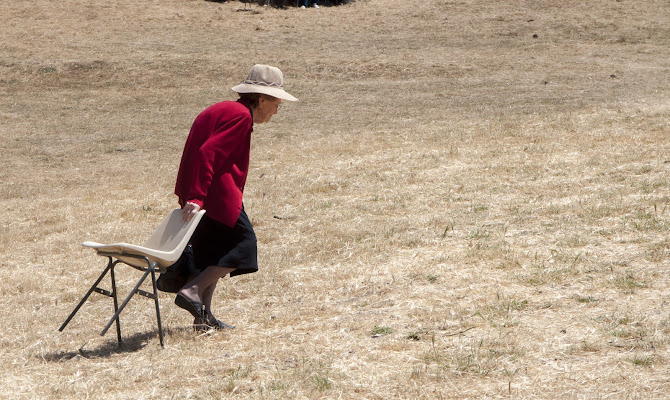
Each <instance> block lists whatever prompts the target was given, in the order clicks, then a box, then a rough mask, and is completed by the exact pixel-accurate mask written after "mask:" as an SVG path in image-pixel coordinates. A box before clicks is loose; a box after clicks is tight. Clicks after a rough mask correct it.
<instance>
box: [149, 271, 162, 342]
mask: <svg viewBox="0 0 670 400" xmlns="http://www.w3.org/2000/svg"><path fill="white" fill-rule="evenodd" d="M151 285H152V286H153V290H154V295H153V298H154V302H155V304H156V320H157V321H158V337H159V338H160V342H161V347H165V345H164V344H163V323H162V322H161V308H160V306H159V305H158V289H157V288H156V264H154V263H152V264H151Z"/></svg>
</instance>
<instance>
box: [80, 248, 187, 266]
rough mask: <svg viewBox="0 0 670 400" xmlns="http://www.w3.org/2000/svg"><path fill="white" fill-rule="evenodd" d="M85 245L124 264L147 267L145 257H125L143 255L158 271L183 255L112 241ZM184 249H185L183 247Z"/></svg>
mask: <svg viewBox="0 0 670 400" xmlns="http://www.w3.org/2000/svg"><path fill="white" fill-rule="evenodd" d="M81 245H82V246H84V247H90V248H93V249H95V250H96V251H97V252H98V255H101V256H105V255H111V256H113V257H114V258H116V259H117V260H121V262H123V263H124V264H128V265H130V266H131V267H135V268H140V269H145V268H147V267H148V265H147V262H146V261H145V260H144V259H140V258H134V257H124V254H132V255H136V256H142V257H146V258H148V259H149V261H150V262H152V263H155V264H156V269H157V270H158V271H164V270H165V268H167V267H169V266H170V265H172V264H174V263H175V262H177V260H178V259H179V257H180V256H181V252H179V253H177V254H175V253H176V252H174V251H173V252H167V251H160V250H155V249H150V248H147V247H143V246H137V245H134V244H129V243H112V244H102V243H97V242H90V241H86V242H84V243H82V244H81ZM181 251H184V249H181Z"/></svg>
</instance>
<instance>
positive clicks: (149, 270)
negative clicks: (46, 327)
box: [58, 252, 165, 347]
mask: <svg viewBox="0 0 670 400" xmlns="http://www.w3.org/2000/svg"><path fill="white" fill-rule="evenodd" d="M98 254H99V255H101V256H104V257H107V259H108V262H107V268H105V270H104V271H102V273H101V274H100V276H99V277H98V279H97V280H96V281H95V283H93V285H92V286H91V288H90V289H89V290H88V292H86V294H85V295H84V297H83V298H82V299H81V301H80V302H79V304H77V306H76V307H75V308H74V310H72V312H71V313H70V315H69V316H68V317H67V319H66V320H65V322H63V325H61V327H60V328H58V330H59V331H60V332H62V331H63V329H65V327H66V326H67V325H68V324H69V323H70V321H71V320H72V318H73V317H74V316H75V314H77V312H78V311H79V309H80V308H81V306H82V305H84V303H85V302H86V300H88V298H89V296H91V294H92V293H93V292H96V293H99V294H102V295H103V296H107V297H111V298H112V299H113V300H114V316H113V317H112V318H111V319H110V320H109V322H108V323H107V325H105V327H104V329H103V330H102V331H101V332H100V336H104V335H105V334H106V333H107V331H108V330H109V328H110V327H111V326H112V324H113V323H114V321H116V338H117V340H118V343H119V347H120V346H121V343H122V342H123V340H122V338H121V321H120V317H119V315H120V314H121V311H123V309H124V308H125V307H126V305H127V304H128V302H130V299H132V298H133V296H134V295H135V294H139V295H141V296H144V297H147V298H149V299H153V300H154V303H155V306H156V321H157V322H158V337H159V339H160V343H161V347H165V344H164V339H163V324H162V323H161V310H160V305H159V302H158V289H157V288H156V271H157V269H156V263H155V262H151V260H149V258H148V257H145V256H140V255H136V254H128V253H106V252H99V253H98ZM118 256H122V257H129V258H134V259H138V260H144V261H146V263H147V267H146V268H140V267H136V266H134V265H131V264H128V263H126V262H124V261H122V260H119V259H117V260H114V258H115V257H118ZM119 263H122V264H126V265H129V266H131V267H133V268H135V269H138V270H140V271H144V274H143V275H142V277H141V278H140V279H139V280H138V281H137V283H136V284H135V287H134V288H133V289H132V290H131V291H130V293H129V294H128V295H127V296H126V298H125V300H124V301H123V303H121V306H119V302H118V297H117V293H118V292H117V290H116V275H115V273H114V268H115V267H116V265H117V264H119ZM108 272H109V274H110V277H111V281H112V291H111V292H110V291H109V290H105V289H102V288H100V287H99V286H98V285H99V284H100V282H101V281H102V280H103V279H104V278H105V276H106V275H107V273H108ZM149 275H151V286H152V289H153V292H147V291H145V290H142V289H140V286H142V284H143V283H144V281H145V280H146V279H147V277H148V276H149Z"/></svg>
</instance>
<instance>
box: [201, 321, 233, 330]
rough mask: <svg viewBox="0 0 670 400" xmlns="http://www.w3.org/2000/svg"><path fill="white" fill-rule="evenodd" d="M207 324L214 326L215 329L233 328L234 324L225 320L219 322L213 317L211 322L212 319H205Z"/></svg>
mask: <svg viewBox="0 0 670 400" xmlns="http://www.w3.org/2000/svg"><path fill="white" fill-rule="evenodd" d="M207 326H209V327H210V328H214V329H216V330H217V331H218V330H220V329H235V327H234V326H232V325H228V324H226V323H225V322H221V321H220V320H218V319H216V318H214V321H213V322H212V321H207Z"/></svg>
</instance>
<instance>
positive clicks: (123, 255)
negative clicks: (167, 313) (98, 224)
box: [58, 209, 205, 347]
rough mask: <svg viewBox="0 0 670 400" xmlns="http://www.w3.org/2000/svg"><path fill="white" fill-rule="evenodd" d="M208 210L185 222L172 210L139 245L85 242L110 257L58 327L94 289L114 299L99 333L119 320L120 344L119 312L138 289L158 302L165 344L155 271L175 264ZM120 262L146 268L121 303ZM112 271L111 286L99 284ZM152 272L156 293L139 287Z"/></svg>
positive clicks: (153, 286) (161, 339)
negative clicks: (117, 273)
mask: <svg viewBox="0 0 670 400" xmlns="http://www.w3.org/2000/svg"><path fill="white" fill-rule="evenodd" d="M204 214H205V210H200V211H199V212H198V213H197V214H196V215H194V216H193V218H191V220H190V221H188V222H187V223H184V222H183V221H182V217H181V210H180V209H176V210H173V211H172V212H171V213H170V215H168V216H167V217H166V218H165V220H163V222H162V223H161V224H160V225H159V226H158V228H156V230H155V231H154V232H153V233H152V234H151V236H150V237H149V239H147V241H146V242H145V243H144V244H143V245H142V246H136V245H133V244H128V243H112V244H101V243H96V242H84V243H82V245H83V246H85V247H90V248H93V249H95V250H96V251H97V253H98V255H100V256H103V257H107V259H108V262H107V268H105V270H104V271H103V272H102V273H101V274H100V276H99V277H98V279H97V280H96V281H95V283H94V284H93V286H91V288H90V289H89V290H88V292H87V293H86V295H85V296H84V297H83V298H82V299H81V301H80V302H79V304H78V305H77V307H75V308H74V310H72V313H70V316H69V317H68V318H67V319H66V320H65V322H63V325H61V327H60V328H59V329H58V330H59V331H61V332H62V331H63V329H65V327H66V326H67V324H68V323H69V322H70V320H71V319H72V318H73V317H74V315H75V314H76V313H77V311H79V309H80V308H81V306H82V305H83V304H84V303H85V302H86V300H87V299H88V297H89V296H90V295H91V293H93V292H96V293H100V294H102V295H105V296H107V297H111V298H113V299H114V311H115V313H114V316H113V317H112V318H111V319H110V320H109V322H108V323H107V325H106V326H105V328H104V329H103V330H102V332H100V336H103V335H104V334H105V333H107V330H108V329H109V328H110V327H111V326H112V323H113V322H114V321H116V336H117V340H118V342H119V346H120V345H121V323H120V321H119V314H121V311H123V309H124V308H125V307H126V305H127V304H128V302H129V301H130V299H131V298H132V297H133V296H134V295H135V294H136V293H137V294H139V295H141V296H144V297H148V298H150V299H153V300H154V302H155V305H156V320H157V322H158V336H159V338H160V343H161V347H163V346H164V344H163V325H162V324H161V314H160V307H159V305H158V291H157V289H156V272H157V271H158V272H163V271H164V270H165V269H166V268H167V267H169V266H170V265H172V264H174V263H175V262H176V261H177V260H179V257H181V254H182V252H183V251H184V249H185V248H186V245H188V242H189V240H190V239H191V236H192V235H193V232H194V231H195V228H196V227H197V226H198V223H199V222H200V220H201V219H202V216H203V215H204ZM118 263H123V264H127V265H130V266H131V267H133V268H136V269H138V270H141V271H144V274H143V275H142V277H141V278H140V279H139V280H138V281H137V284H136V285H135V287H134V288H133V290H132V291H131V292H130V293H129V294H128V296H127V297H126V299H125V300H124V301H123V303H122V304H121V306H120V307H119V305H118V300H117V296H116V295H117V291H116V278H115V275H114V267H115V266H116V264H118ZM108 272H109V274H110V276H111V280H112V290H111V292H110V291H108V290H104V289H101V288H99V287H98V285H99V284H100V282H101V281H102V279H103V278H104V277H105V275H107V273H108ZM149 275H151V283H152V288H153V293H150V292H146V291H144V290H141V289H140V286H141V285H142V283H144V281H145V280H146V278H147V276H149Z"/></svg>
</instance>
